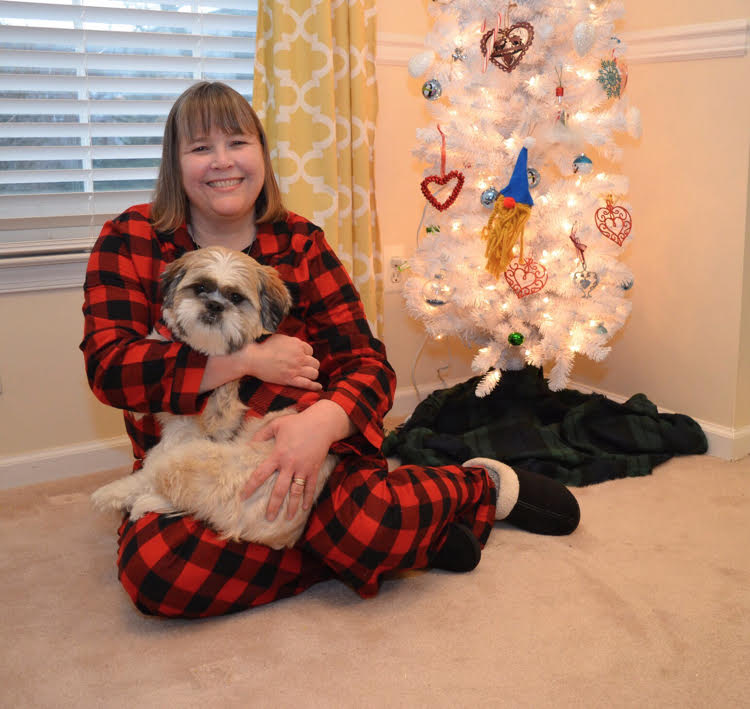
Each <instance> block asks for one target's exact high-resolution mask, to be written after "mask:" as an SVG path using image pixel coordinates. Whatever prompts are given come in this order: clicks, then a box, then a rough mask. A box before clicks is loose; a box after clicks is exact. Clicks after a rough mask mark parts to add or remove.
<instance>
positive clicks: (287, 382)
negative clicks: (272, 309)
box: [200, 334, 323, 393]
mask: <svg viewBox="0 0 750 709" xmlns="http://www.w3.org/2000/svg"><path fill="white" fill-rule="evenodd" d="M319 372H320V362H319V361H318V360H317V359H315V357H313V348H312V347H311V346H310V345H309V344H308V343H307V342H305V341H304V340H300V339H299V338H298V337H290V336H289V335H279V334H275V335H271V336H270V337H269V338H267V339H266V340H265V341H263V342H251V343H249V344H247V345H245V346H244V347H243V348H242V349H241V350H238V351H237V352H233V353H232V354H229V355H213V356H211V357H209V358H208V363H207V364H206V369H205V371H204V372H203V379H202V380H201V385H200V391H201V393H202V392H205V391H211V390H213V389H216V387H218V386H221V385H222V384H226V383H227V382H230V381H233V380H235V379H240V378H241V377H244V376H246V375H249V376H252V377H256V378H258V379H260V380H261V381H264V382H268V383H269V384H282V385H284V386H293V387H297V388H299V389H308V390H309V391H320V390H321V389H322V388H323V387H322V385H321V384H320V382H318V381H316V380H317V378H318V374H319Z"/></svg>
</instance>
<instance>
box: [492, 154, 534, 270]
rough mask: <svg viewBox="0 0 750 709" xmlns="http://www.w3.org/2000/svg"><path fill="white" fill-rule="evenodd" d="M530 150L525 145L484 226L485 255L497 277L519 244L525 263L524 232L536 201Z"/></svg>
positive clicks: (522, 259)
mask: <svg viewBox="0 0 750 709" xmlns="http://www.w3.org/2000/svg"><path fill="white" fill-rule="evenodd" d="M527 163H528V150H527V149H526V148H525V147H524V148H521V152H520V153H519V154H518V158H517V159H516V165H515V167H514V168H513V174H512V175H511V178H510V182H509V183H508V184H507V186H506V187H505V188H504V189H502V190H500V196H499V197H498V198H497V200H496V201H495V206H494V208H493V210H492V214H491V215H490V219H489V221H488V222H487V226H485V227H484V228H483V229H482V238H483V239H484V240H485V241H486V242H487V247H486V249H485V252H484V255H485V256H486V257H487V270H488V271H489V272H490V273H491V274H492V275H493V276H494V277H495V278H500V275H501V274H502V273H503V271H505V269H506V268H507V267H508V264H509V263H510V262H511V260H512V259H513V247H514V246H515V245H516V244H518V246H519V256H518V261H519V262H520V263H523V261H524V258H523V232H524V228H525V226H526V222H527V221H528V220H529V217H530V216H531V207H532V206H533V205H534V200H533V199H532V198H531V192H529V176H528V164H527Z"/></svg>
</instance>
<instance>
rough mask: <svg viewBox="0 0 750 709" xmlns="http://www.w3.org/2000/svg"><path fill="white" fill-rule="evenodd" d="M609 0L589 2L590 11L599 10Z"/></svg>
mask: <svg viewBox="0 0 750 709" xmlns="http://www.w3.org/2000/svg"><path fill="white" fill-rule="evenodd" d="M608 2H609V0H589V6H590V7H591V9H592V10H601V9H602V8H603V7H604V6H605V5H606V4H607V3H608Z"/></svg>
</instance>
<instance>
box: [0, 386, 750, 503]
mask: <svg viewBox="0 0 750 709" xmlns="http://www.w3.org/2000/svg"><path fill="white" fill-rule="evenodd" d="M461 381H464V380H462V379H451V380H448V381H446V382H440V381H437V382H431V383H429V384H420V385H419V395H418V394H417V392H416V391H415V390H414V388H413V387H412V386H401V387H398V389H396V395H395V397H394V401H393V408H392V409H391V414H390V415H392V416H393V417H395V418H406V417H407V416H409V414H411V412H412V411H414V409H415V408H416V406H417V404H418V403H419V402H420V401H421V400H422V399H424V398H425V397H426V396H428V395H429V394H430V393H432V392H433V391H435V390H436V389H445V388H447V387H452V386H454V385H456V384H459V383H460V382H461ZM569 387H570V388H571V389H577V390H579V391H583V392H585V393H587V394H590V393H595V394H602V395H604V396H606V397H607V398H608V399H611V400H612V401H616V402H618V403H622V402H624V401H626V400H627V399H628V398H629V397H626V396H621V395H619V394H613V393H612V392H608V391H604V390H598V389H592V388H591V387H588V386H585V385H583V384H580V383H577V382H571V383H570V384H569ZM659 411H660V412H661V413H674V412H673V411H669V410H666V409H662V408H661V407H659ZM695 421H696V422H697V423H698V425H699V426H700V427H701V428H702V429H703V431H704V433H705V434H706V438H707V439H708V455H712V456H715V457H717V458H722V459H723V460H739V459H740V458H744V457H745V456H746V455H748V454H750V426H744V427H743V428H729V427H728V426H720V425H718V424H715V423H711V422H710V421H702V420H700V419H695ZM132 462H133V454H132V449H131V447H130V441H129V440H128V437H127V436H124V435H123V436H116V437H114V438H106V439H103V440H100V441H90V442H89V443H77V444H74V445H71V446H59V447H57V448H48V449H46V450H42V451H37V452H34V453H23V454H21V455H14V456H4V457H0V490H7V489H8V488H13V487H21V486H23V485H34V484H37V483H43V482H49V481H51V480H64V479H66V478H74V477H78V476H80V475H89V474H91V473H97V472H100V471H103V470H110V469H112V468H120V467H124V466H128V467H129V466H130V465H131V464H132Z"/></svg>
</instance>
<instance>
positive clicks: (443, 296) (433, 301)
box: [422, 269, 453, 306]
mask: <svg viewBox="0 0 750 709" xmlns="http://www.w3.org/2000/svg"><path fill="white" fill-rule="evenodd" d="M445 275H446V273H445V270H444V269H441V270H440V273H436V274H435V275H434V276H433V279H432V280H431V281H427V283H425V284H424V287H423V288H422V296H423V297H424V300H425V303H427V305H434V306H441V305H446V304H447V303H449V302H450V299H451V296H452V295H453V288H452V287H451V286H450V284H449V283H447V281H446V280H445Z"/></svg>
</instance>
